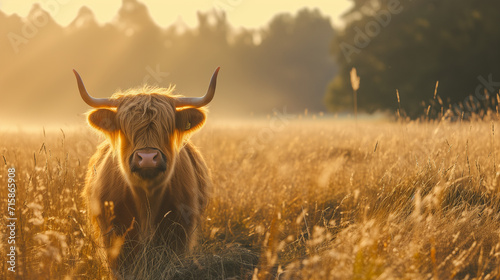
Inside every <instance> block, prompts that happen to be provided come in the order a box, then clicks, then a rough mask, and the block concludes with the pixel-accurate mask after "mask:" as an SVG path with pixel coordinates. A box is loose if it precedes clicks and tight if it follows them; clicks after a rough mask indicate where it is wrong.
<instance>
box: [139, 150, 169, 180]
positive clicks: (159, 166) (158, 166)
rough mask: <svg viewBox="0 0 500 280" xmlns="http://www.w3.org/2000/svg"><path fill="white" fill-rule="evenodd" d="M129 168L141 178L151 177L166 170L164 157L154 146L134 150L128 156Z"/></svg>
mask: <svg viewBox="0 0 500 280" xmlns="http://www.w3.org/2000/svg"><path fill="white" fill-rule="evenodd" d="M130 170H131V171H132V172H133V173H137V175H139V176H140V177H142V178H143V179H152V178H154V177H156V176H158V175H159V174H160V173H162V172H165V170H167V164H166V157H165V155H164V154H163V153H162V152H161V151H160V150H158V149H155V148H144V149H138V150H135V151H134V153H132V155H131V156H130Z"/></svg>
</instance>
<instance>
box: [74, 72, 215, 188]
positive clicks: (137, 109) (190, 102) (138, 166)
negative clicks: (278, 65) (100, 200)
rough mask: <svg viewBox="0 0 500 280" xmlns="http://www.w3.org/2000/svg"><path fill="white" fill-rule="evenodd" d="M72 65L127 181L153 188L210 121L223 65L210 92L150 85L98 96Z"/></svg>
mask: <svg viewBox="0 0 500 280" xmlns="http://www.w3.org/2000/svg"><path fill="white" fill-rule="evenodd" d="M73 71H74V73H75V76H76V79H77V82H78V88H79V90H80V95H81V97H82V98H83V100H84V101H85V102H86V103H87V104H88V105H90V106H92V107H94V108H95V109H94V110H92V111H90V112H89V114H88V122H89V124H90V125H91V126H92V127H93V128H95V129H97V130H99V131H101V132H103V133H104V134H105V135H106V136H107V137H108V139H109V141H110V142H111V143H112V145H113V146H114V148H115V149H114V152H116V153H117V155H118V156H119V158H120V168H121V170H122V173H123V174H124V177H125V178H126V179H127V181H128V182H129V183H130V184H131V185H133V186H139V187H144V188H148V187H150V186H152V185H158V184H159V183H161V182H164V181H166V180H169V178H170V177H171V175H172V173H173V169H174V165H175V160H176V155H177V153H178V151H179V150H180V149H181V148H182V145H183V142H184V139H185V138H186V137H187V135H189V134H191V133H192V132H194V131H196V130H198V129H199V128H201V127H202V126H203V124H204V123H205V118H206V110H205V108H204V106H205V105H207V104H208V103H209V102H210V101H211V100H212V98H213V97H214V94H215V86H216V82H217V74H218V72H219V68H217V69H216V70H215V73H214V74H213V76H212V80H211V81H210V86H209V88H208V92H207V93H206V94H205V96H203V97H197V98H188V97H180V96H175V95H172V94H171V91H172V90H171V89H166V90H165V89H163V90H162V89H150V88H149V89H147V88H146V89H145V90H144V91H133V92H128V93H123V94H122V93H119V94H114V95H113V96H112V97H111V98H94V97H92V96H90V94H89V93H88V92H87V90H86V89H85V86H84V84H83V81H82V79H81V77H80V75H79V74H78V73H77V72H76V71H75V70H73Z"/></svg>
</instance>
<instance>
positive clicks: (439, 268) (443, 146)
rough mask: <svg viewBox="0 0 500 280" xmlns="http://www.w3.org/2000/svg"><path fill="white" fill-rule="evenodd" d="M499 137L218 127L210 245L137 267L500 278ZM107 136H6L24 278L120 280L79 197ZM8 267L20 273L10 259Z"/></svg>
mask: <svg viewBox="0 0 500 280" xmlns="http://www.w3.org/2000/svg"><path fill="white" fill-rule="evenodd" d="M497 131H498V124H497V123H496V122H495V121H487V120H482V121H472V122H468V121H461V122H455V123H451V122H446V121H441V122H388V121H387V122H369V121H358V124H357V126H355V125H354V123H351V122H343V121H334V120H327V119H316V120H302V121H299V120H282V119H277V118H276V117H271V118H270V119H269V120H267V121H260V122H240V123H213V122H210V121H209V122H208V125H207V126H206V127H205V128H204V129H203V130H202V131H201V132H200V133H198V134H197V135H195V136H194V137H193V141H194V142H195V143H196V144H197V145H198V146H199V147H200V149H201V151H202V154H203V155H204V156H205V159H206V161H207V164H208V165H209V167H210V169H211V172H212V177H213V180H214V189H213V192H212V197H211V202H210V203H209V206H208V208H207V209H206V213H205V217H204V223H203V225H202V229H201V236H200V244H199V246H198V247H197V248H196V251H195V253H194V254H193V255H191V256H177V257H175V258H169V259H167V258H165V257H164V254H163V251H164V248H162V247H161V246H160V247H158V246H156V247H153V246H152V247H149V248H148V250H146V251H145V254H143V256H144V258H143V259H141V260H139V261H138V262H137V267H135V268H134V269H133V271H134V273H136V275H140V276H139V278H147V277H149V278H151V279H160V278H161V279H163V278H170V279H229V278H231V277H232V278H233V279H499V278H500V214H499V210H500V194H499V191H498V190H499V187H500V186H499V183H500V173H498V171H500V166H499V159H498V155H497V150H498V148H497V147H498V145H499V143H500V142H499V139H498V135H499V133H498V132H497ZM63 133H64V134H63ZM98 142H99V139H98V138H97V137H96V136H95V135H94V134H93V133H90V132H89V131H88V130H87V129H86V128H82V129H77V130H75V131H64V132H63V131H55V132H50V133H49V132H47V133H45V135H44V133H43V132H42V131H41V130H40V131H38V132H36V133H3V134H2V137H1V138H0V152H1V153H2V155H3V156H4V157H5V160H6V162H7V164H4V162H3V159H0V163H1V164H0V175H1V177H0V186H3V187H0V198H2V199H1V200H0V209H2V210H1V211H2V215H4V216H5V215H6V211H5V210H4V209H6V200H5V198H6V196H7V191H6V187H5V186H6V184H7V183H6V174H7V168H9V167H10V166H12V165H13V166H15V167H16V170H17V171H16V172H17V177H18V179H19V181H18V191H17V196H18V200H17V209H16V210H17V216H18V218H19V220H18V223H19V226H18V228H17V233H16V234H17V236H16V238H17V246H18V252H17V253H18V257H19V258H18V263H17V271H18V272H17V274H16V275H17V276H18V277H19V279H66V278H67V279H108V278H111V277H112V276H111V273H110V272H109V271H108V270H107V269H106V264H105V261H104V260H103V258H101V256H100V254H99V250H98V248H97V247H98V245H97V244H96V243H94V242H93V240H92V238H91V233H90V227H89V225H88V223H87V218H86V213H85V209H84V208H83V207H82V201H81V199H80V196H79V193H80V191H81V189H82V187H83V178H84V174H85V171H86V164H87V160H88V158H89V156H90V155H91V154H92V153H93V152H94V150H95V147H96V145H97V143H98ZM0 228H1V230H0V232H1V234H2V236H1V242H0V244H1V247H0V253H1V255H2V259H4V258H5V256H6V253H7V244H6V241H5V240H6V236H5V235H6V233H7V232H6V229H5V227H3V226H2V227H0ZM0 269H1V271H2V273H1V274H0V275H6V276H9V273H7V264H6V262H5V261H2V262H1V264H0ZM139 278H138V279H139Z"/></svg>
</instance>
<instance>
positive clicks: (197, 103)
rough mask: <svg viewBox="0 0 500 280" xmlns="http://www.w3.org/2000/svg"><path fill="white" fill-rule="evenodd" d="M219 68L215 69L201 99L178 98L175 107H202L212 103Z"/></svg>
mask: <svg viewBox="0 0 500 280" xmlns="http://www.w3.org/2000/svg"><path fill="white" fill-rule="evenodd" d="M219 69H220V67H217V69H215V72H214V74H213V75H212V79H211V80H210V86H209V87H208V91H207V93H206V94H205V96H203V97H179V98H177V100H176V103H175V107H188V106H189V107H195V108H196V107H203V106H205V105H207V104H208V103H210V101H212V98H214V95H215V86H216V84H217V75H218V74H219Z"/></svg>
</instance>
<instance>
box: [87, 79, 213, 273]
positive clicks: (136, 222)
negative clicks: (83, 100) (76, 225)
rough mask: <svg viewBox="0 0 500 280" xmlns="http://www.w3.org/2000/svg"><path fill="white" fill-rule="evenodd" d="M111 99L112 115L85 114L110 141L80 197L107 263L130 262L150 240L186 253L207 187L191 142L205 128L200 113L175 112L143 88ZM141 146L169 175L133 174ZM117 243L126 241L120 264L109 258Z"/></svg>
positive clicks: (167, 94)
mask: <svg viewBox="0 0 500 280" xmlns="http://www.w3.org/2000/svg"><path fill="white" fill-rule="evenodd" d="M112 98H113V99H117V100H118V101H119V105H118V107H117V108H116V109H95V110H92V111H91V112H90V113H89V115H88V122H89V124H90V125H91V126H92V127H94V128H96V129H97V130H99V131H101V132H103V133H104V134H105V135H106V136H107V140H106V141H105V142H103V143H102V144H101V145H100V146H99V148H98V150H97V152H96V153H95V154H94V155H93V156H92V158H91V159H90V162H89V169H88V172H87V177H86V185H85V189H84V191H83V197H84V198H85V199H86V201H87V205H88V211H89V213H90V216H91V219H92V221H93V224H94V227H95V228H96V229H97V230H98V232H100V235H101V240H102V242H103V245H104V246H105V247H106V248H107V249H108V257H109V259H110V262H111V263H112V264H113V263H114V264H115V265H114V267H116V266H119V265H120V264H125V265H126V264H130V263H131V262H133V260H134V254H135V253H136V252H138V251H139V250H140V247H141V245H140V244H144V242H151V241H152V242H160V243H162V244H165V245H167V247H168V248H170V249H171V250H172V251H173V252H175V253H177V254H178V253H183V252H185V251H186V250H188V251H189V250H190V249H191V248H192V247H193V246H194V245H195V241H196V230H197V228H198V226H199V223H200V217H201V214H202V212H203V209H204V207H205V205H206V203H207V196H208V189H209V188H210V185H211V181H210V176H209V171H208V169H207V166H206V164H205V162H204V160H203V158H202V156H201V155H200V153H199V152H198V151H197V149H196V148H195V147H194V146H193V145H192V144H191V143H190V142H189V140H188V137H189V135H190V134H191V133H192V132H194V131H196V130H198V129H199V128H201V127H202V126H203V124H204V122H205V116H206V115H205V110H204V109H203V108H181V109H176V108H175V105H174V104H175V98H176V96H174V95H171V89H167V90H164V89H163V90H162V89H151V88H146V89H143V90H141V91H130V92H127V93H118V94H115V95H113V97H112ZM146 147H152V148H156V149H158V150H160V151H161V152H162V153H163V154H164V155H165V157H166V164H167V169H166V171H165V172H163V173H162V174H161V175H159V176H157V177H155V178H153V179H144V178H141V177H139V176H137V175H136V174H134V173H132V172H131V171H130V165H129V158H130V156H131V155H132V153H133V152H134V151H135V150H137V149H142V148H146ZM120 238H122V239H120ZM116 240H122V241H124V244H123V247H122V248H121V250H120V253H119V254H118V257H117V258H115V255H117V254H113V253H111V252H113V251H116V250H113V246H119V245H120V244H121V243H120V242H115V241H116ZM117 244H118V245H117ZM115 249H116V248H115Z"/></svg>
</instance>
